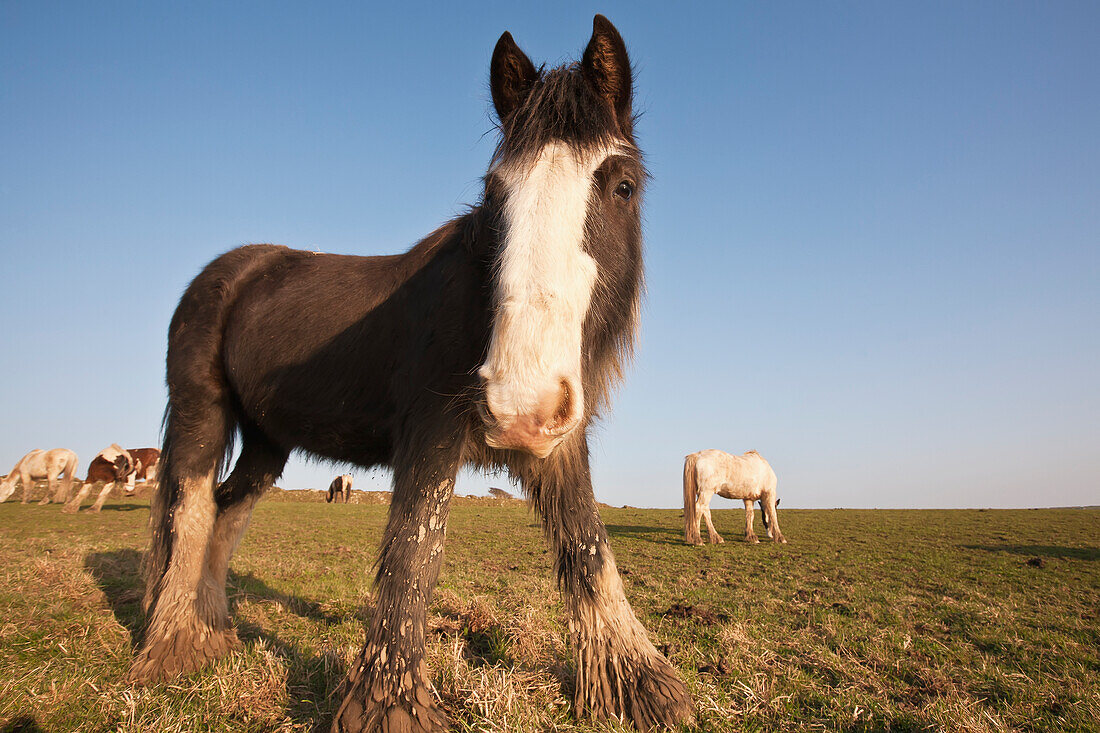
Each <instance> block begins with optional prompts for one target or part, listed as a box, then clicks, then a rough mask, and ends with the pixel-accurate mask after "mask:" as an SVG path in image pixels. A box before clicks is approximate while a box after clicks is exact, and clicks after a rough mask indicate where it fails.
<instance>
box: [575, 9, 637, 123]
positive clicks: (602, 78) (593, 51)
mask: <svg viewBox="0 0 1100 733" xmlns="http://www.w3.org/2000/svg"><path fill="white" fill-rule="evenodd" d="M581 69H583V70H584V75H585V76H586V77H587V78H588V81H589V82H591V84H592V86H594V87H595V88H596V91H597V92H599V93H600V96H602V97H603V98H604V99H606V100H607V103H608V104H610V105H611V109H613V110H615V118H616V119H617V120H618V122H619V127H621V128H623V131H624V132H627V131H629V130H630V126H631V118H630V101H631V95H632V93H633V79H632V76H631V71H630V58H629V57H628V56H627V55H626V44H625V43H623V37H622V36H620V35H619V31H617V30H615V26H613V25H611V21H610V20H608V19H607V18H605V17H603V16H602V15H597V16H596V17H595V18H593V19H592V38H591V39H590V40H589V41H588V48H586V49H584V58H583V59H581Z"/></svg>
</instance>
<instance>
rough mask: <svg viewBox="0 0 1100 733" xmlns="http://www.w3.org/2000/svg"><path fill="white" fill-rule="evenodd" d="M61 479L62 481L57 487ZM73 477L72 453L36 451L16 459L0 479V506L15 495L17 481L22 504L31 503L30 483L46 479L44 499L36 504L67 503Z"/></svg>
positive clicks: (57, 450)
mask: <svg viewBox="0 0 1100 733" xmlns="http://www.w3.org/2000/svg"><path fill="white" fill-rule="evenodd" d="M62 475H64V477H65V480H64V481H62V482H60V483H58V478H60V477H61V476H62ZM74 476H76V453H73V452H72V451H71V450H69V449H68V448H54V449H53V450H42V449H41V448H36V449H34V450H32V451H31V452H30V453H28V454H27V455H25V456H23V457H22V458H20V459H19V462H18V463H16V464H15V466H14V467H13V468H12V469H11V472H10V473H9V474H8V475H7V476H5V477H4V478H3V479H0V502H3V501H7V499H8V497H9V496H11V495H12V494H13V493H15V484H16V482H17V481H22V482H23V501H22V503H23V504H26V503H27V502H28V501H30V499H31V491H32V490H33V489H34V482H35V481H38V480H40V479H46V480H47V481H48V482H49V486H48V487H47V489H46V495H45V496H43V497H42V501H40V502H38V503H39V504H49V503H50V501H51V499H52V500H53V501H57V502H63V501H67V500H68V498H69V494H70V493H72V490H73V477H74Z"/></svg>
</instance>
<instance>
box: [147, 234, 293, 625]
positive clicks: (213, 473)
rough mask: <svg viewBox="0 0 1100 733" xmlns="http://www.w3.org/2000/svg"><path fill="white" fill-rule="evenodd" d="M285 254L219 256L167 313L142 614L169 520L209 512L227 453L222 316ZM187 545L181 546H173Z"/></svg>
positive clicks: (230, 431)
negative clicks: (163, 394) (163, 402)
mask: <svg viewBox="0 0 1100 733" xmlns="http://www.w3.org/2000/svg"><path fill="white" fill-rule="evenodd" d="M286 252H287V250H286V248H285V247H275V246H272V245H254V246H249V247H240V248H238V249H235V250H232V251H230V252H227V253H226V254H224V255H222V256H221V257H218V258H217V259H215V260H214V261H213V262H211V263H210V264H209V265H207V266H206V267H205V268H204V269H203V271H202V272H200V273H199V275H198V276H197V277H196V278H195V279H194V280H193V281H192V282H191V284H190V285H189V286H188V288H187V290H186V291H184V294H183V297H182V298H180V302H179V305H178V306H177V307H176V312H175V314H174V315H173V316H172V322H171V324H170V325H169V327H168V359H167V382H168V404H167V406H166V407H165V409H164V419H163V421H162V423H161V432H162V434H163V436H164V438H163V442H162V444H161V450H160V460H159V465H158V469H159V470H158V472H157V473H158V476H157V477H158V486H157V490H156V491H155V492H153V495H152V498H151V500H150V504H149V530H150V535H151V536H150V541H149V551H148V552H147V553H146V555H145V559H144V563H143V568H142V569H143V571H144V573H145V599H144V605H145V610H146V611H147V612H149V613H151V612H152V609H151V605H152V603H153V602H154V600H155V599H156V597H157V595H158V593H157V588H158V587H159V585H160V583H161V581H162V579H164V577H165V573H166V572H167V570H168V567H169V563H170V561H171V559H172V553H173V550H174V549H175V548H174V544H175V541H176V529H175V526H174V524H175V522H178V521H183V522H187V521H191V520H190V519H189V518H188V516H189V515H190V514H191V513H193V512H194V511H200V509H195V510H193V509H191V508H188V507H195V506H198V507H201V511H202V512H205V511H212V509H209V510H208V509H206V507H209V506H210V504H211V503H212V499H213V496H212V492H213V486H214V485H215V484H216V483H217V480H218V478H219V477H220V476H221V475H222V473H223V471H224V469H225V466H226V464H227V463H228V462H229V460H230V458H231V456H232V453H233V443H234V440H235V438H236V434H237V428H238V426H239V424H240V416H239V415H238V413H237V408H236V407H235V401H234V398H233V396H232V394H231V391H230V386H229V380H228V377H227V375H226V371H225V363H224V353H223V351H224V344H223V338H224V333H225V326H226V323H227V322H228V320H229V315H230V313H231V312H232V310H233V306H234V305H235V303H236V301H237V298H238V297H239V294H240V292H241V290H242V289H243V288H244V286H246V285H247V284H248V283H249V282H251V281H252V280H253V279H254V278H255V277H257V276H259V274H260V272H261V271H262V269H263V267H264V266H265V265H267V264H269V263H270V262H271V261H272V260H273V259H276V258H278V257H280V256H283V255H284V254H285V253H286ZM208 492H209V495H206V494H207V493H208ZM200 494H202V495H201V496H200ZM194 549H195V548H192V547H190V546H187V547H183V546H181V548H180V551H182V552H190V551H193V550H194ZM202 549H203V550H205V547H204V548H202Z"/></svg>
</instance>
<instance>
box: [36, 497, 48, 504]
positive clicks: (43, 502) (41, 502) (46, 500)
mask: <svg viewBox="0 0 1100 733" xmlns="http://www.w3.org/2000/svg"><path fill="white" fill-rule="evenodd" d="M49 503H50V497H48V496H47V497H46V498H45V499H43V500H42V501H40V502H38V506H46V505H47V504H49Z"/></svg>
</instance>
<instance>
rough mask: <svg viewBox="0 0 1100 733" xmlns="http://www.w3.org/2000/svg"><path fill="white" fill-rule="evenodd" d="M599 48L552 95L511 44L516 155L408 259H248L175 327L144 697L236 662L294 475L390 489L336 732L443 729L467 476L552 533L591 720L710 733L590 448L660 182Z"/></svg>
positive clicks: (231, 265) (551, 77)
mask: <svg viewBox="0 0 1100 733" xmlns="http://www.w3.org/2000/svg"><path fill="white" fill-rule="evenodd" d="M592 28H593V29H592V35H591V37H590V39H589V42H588V45H587V47H586V48H585V50H584V53H583V56H582V58H581V60H580V61H579V62H574V63H570V64H568V65H565V66H562V67H559V68H554V69H547V68H546V67H541V68H536V67H535V65H534V64H533V63H532V62H531V60H530V59H529V58H528V57H527V55H526V54H524V53H523V51H522V50H520V48H519V46H517V45H516V43H515V41H514V40H513V38H512V35H511V34H510V33H507V32H506V33H504V34H503V35H502V36H501V37H500V39H499V40H498V42H497V44H496V47H495V48H494V51H493V56H492V59H491V62H490V91H491V94H492V101H493V106H494V108H495V111H496V115H497V119H498V121H499V130H500V137H499V141H498V144H497V147H496V150H495V151H494V154H493V156H492V159H491V162H490V165H489V169H488V172H487V173H486V175H485V177H484V179H483V183H484V188H483V191H482V193H481V196H480V200H479V201H478V203H477V204H476V205H474V206H472V207H471V208H470V209H469V210H468V211H466V212H465V213H463V214H461V215H459V216H458V217H457V218H455V219H453V220H451V221H450V222H447V223H445V224H443V225H442V226H441V227H440V228H439V229H437V230H436V231H434V232H433V233H431V234H429V235H428V236H427V237H426V238H424V239H423V240H421V241H420V242H419V243H417V244H416V245H414V246H413V247H412V248H411V249H409V250H408V251H406V252H405V253H404V254H397V255H388V256H376V257H355V256H346V255H335V254H323V253H316V252H305V251H296V250H292V249H287V248H285V247H279V246H274V245H250V246H244V247H240V248H238V249H235V250H231V251H230V252H228V253H226V254H224V255H222V256H220V257H218V258H217V259H215V260H214V261H213V262H211V263H210V264H209V265H207V266H206V268H205V269H204V270H203V271H202V272H200V274H199V275H198V276H197V277H196V278H195V279H194V281H192V283H191V284H190V285H189V286H188V288H187V289H186V291H185V292H184V294H183V296H182V298H181V300H180V303H179V306H178V307H177V309H176V311H175V314H174V316H173V318H172V321H171V323H170V326H169V335H168V356H167V385H168V395H169V397H168V408H167V410H166V413H165V423H164V442H163V451H162V454H161V455H162V459H161V460H162V466H161V474H160V478H161V487H160V490H159V491H158V492H157V494H156V495H155V496H154V497H153V500H152V504H151V510H150V528H151V538H150V544H149V551H148V552H147V553H146V556H145V562H144V570H145V574H146V592H145V597H144V600H143V606H144V608H145V611H146V617H147V624H146V633H145V635H144V641H143V643H142V645H141V647H140V649H139V650H138V651H137V654H136V656H135V659H134V661H133V663H132V667H131V679H132V680H134V681H135V682H144V681H150V680H159V679H165V678H168V677H171V676H173V675H176V674H179V673H181V672H188V671H191V670H194V669H196V668H198V667H200V666H201V665H204V664H206V663H208V662H209V661H210V660H212V659H214V658H216V657H218V656H221V655H223V654H225V653H226V652H227V651H228V650H229V649H230V648H232V647H233V646H235V645H236V644H237V643H238V641H237V637H236V634H235V632H234V631H233V630H232V628H231V627H230V624H229V621H228V610H227V602H226V595H225V583H226V573H227V570H228V564H229V559H230V556H231V555H232V553H233V550H234V549H235V548H236V547H237V545H238V543H239V542H240V540H241V537H242V535H243V533H244V531H245V528H246V525H247V524H248V521H249V518H250V516H251V513H252V510H253V507H254V506H255V504H256V502H257V500H258V498H259V497H260V495H261V494H262V493H263V492H264V491H265V490H266V489H267V488H268V487H270V486H271V485H272V484H273V482H274V481H275V480H276V479H277V478H278V477H279V476H280V475H281V473H282V471H283V467H284V465H285V463H286V460H287V457H288V455H289V454H290V452H291V451H293V450H299V451H304V452H306V453H309V454H312V455H313V456H316V457H319V458H321V459H327V460H330V461H334V462H345V463H350V464H354V465H359V466H362V467H364V468H371V467H375V466H389V467H390V468H391V469H392V471H393V498H392V502H391V504H390V510H389V518H388V520H387V524H386V528H385V530H384V532H383V537H382V541H381V548H380V553H379V559H378V563H377V572H376V576H375V598H376V601H377V605H376V607H375V610H374V612H373V615H372V617H371V621H370V624H369V626H368V628H367V630H366V640H365V643H364V645H363V647H362V650H361V651H360V652H359V655H358V657H357V659H356V660H355V662H354V663H353V664H352V665H351V667H350V669H349V672H348V674H347V676H346V677H345V678H344V680H343V682H342V683H341V684H340V688H339V690H338V691H337V695H338V697H337V699H342V703H341V704H340V705H339V708H338V710H337V712H336V715H335V720H334V722H333V725H332V730H333V731H339V732H341V733H343V732H347V731H364V730H370V731H374V730H378V729H380V728H382V729H387V730H389V731H412V730H418V731H419V730H425V731H442V730H446V729H447V726H448V723H447V719H446V716H445V715H444V714H443V712H442V710H441V709H440V707H439V705H438V704H437V701H436V700H435V699H434V698H433V696H432V693H431V692H430V690H431V686H430V682H429V678H428V673H427V668H426V666H425V621H426V618H425V615H426V611H427V608H428V604H429V603H430V600H431V595H432V590H433V588H434V586H435V583H436V580H437V578H438V575H439V572H440V567H441V565H442V557H443V555H442V553H443V543H444V536H445V527H446V524H447V517H448V507H449V502H450V499H451V497H452V495H453V493H454V486H455V478H456V475H457V472H458V470H459V469H460V467H462V466H464V465H470V466H472V467H474V468H475V469H479V470H483V471H494V470H495V471H502V470H506V471H508V472H510V473H511V475H513V476H514V477H516V478H517V479H518V480H519V482H520V484H521V485H522V487H523V490H524V492H525V494H526V495H527V497H528V499H529V501H530V503H531V504H532V505H533V507H534V509H535V511H536V513H537V514H538V515H539V517H540V519H541V523H542V527H543V531H544V534H545V535H546V538H547V540H548V543H549V545H550V548H551V552H552V555H553V557H554V567H555V572H556V575H557V580H558V585H559V588H560V590H561V593H562V596H563V599H564V605H565V607H566V609H567V612H568V615H569V628H570V630H571V635H572V649H573V655H574V661H575V668H576V684H575V687H574V689H575V695H574V710H575V712H576V714H577V715H578V716H580V717H591V718H596V719H601V718H614V719H616V720H620V721H628V722H630V723H633V725H635V726H636V727H637V728H639V729H643V730H647V729H650V728H652V727H655V726H668V727H673V726H675V725H676V724H677V723H678V722H679V721H681V720H685V719H687V718H689V717H691V716H692V714H693V708H692V703H691V701H690V699H689V697H688V694H687V689H686V687H685V685H684V683H683V681H682V680H681V679H680V677H679V676H678V674H677V672H676V671H675V670H674V669H673V667H672V665H671V664H670V663H669V661H668V660H667V659H666V658H665V657H664V656H663V655H662V654H661V653H660V652H659V651H658V650H657V649H656V648H655V647H654V646H653V644H652V643H651V642H650V640H649V638H648V636H647V634H646V631H645V628H644V627H643V626H642V624H641V622H640V621H639V620H638V619H637V617H636V616H635V614H634V612H633V610H632V609H631V607H630V604H629V602H628V601H627V598H626V595H625V592H624V589H623V584H622V581H621V580H620V577H619V573H618V570H617V568H616V565H615V558H614V555H613V553H612V551H611V546H610V544H609V541H608V535H607V531H606V529H605V527H604V524H603V522H602V521H601V520H600V516H599V509H598V506H597V503H596V500H595V497H594V495H593V489H592V479H591V472H590V468H589V448H588V433H589V429H590V425H591V424H592V423H593V422H594V420H595V419H596V418H597V417H598V415H599V414H600V412H601V410H603V409H604V408H605V407H606V405H607V403H608V401H609V397H610V393H611V388H612V386H613V385H614V384H615V383H616V382H617V381H618V380H619V379H620V378H621V376H622V370H623V367H624V364H625V362H626V360H627V358H628V356H629V355H630V353H631V352H632V344H633V337H634V333H635V329H636V323H637V318H638V311H639V299H640V295H641V290H642V274H643V267H642V257H641V252H642V241H641V209H640V205H641V195H640V194H641V191H642V187H643V183H644V181H645V178H646V173H645V168H644V166H643V162H642V157H641V153H640V151H639V149H638V146H637V144H636V142H635V138H634V118H633V113H632V111H631V107H632V87H633V77H632V71H631V67H630V61H629V58H628V56H627V51H626V46H625V44H624V43H623V40H622V37H621V36H620V35H619V32H618V31H617V30H616V29H615V27H614V26H613V25H612V24H611V22H610V21H608V20H607V19H606V18H604V17H603V16H601V15H597V16H596V17H595V19H594V20H593V26H592ZM234 439H239V440H240V446H241V447H240V453H239V456H238V458H237V461H236V464H235V465H234V467H233V469H232V471H231V472H230V473H229V475H228V477H227V478H226V479H225V480H224V481H223V482H221V483H220V484H219V483H217V481H216V478H217V477H218V476H219V475H220V474H221V472H222V469H223V467H224V466H225V464H226V463H227V462H228V456H229V455H230V453H229V451H230V449H231V447H232V445H233V440H234Z"/></svg>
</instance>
